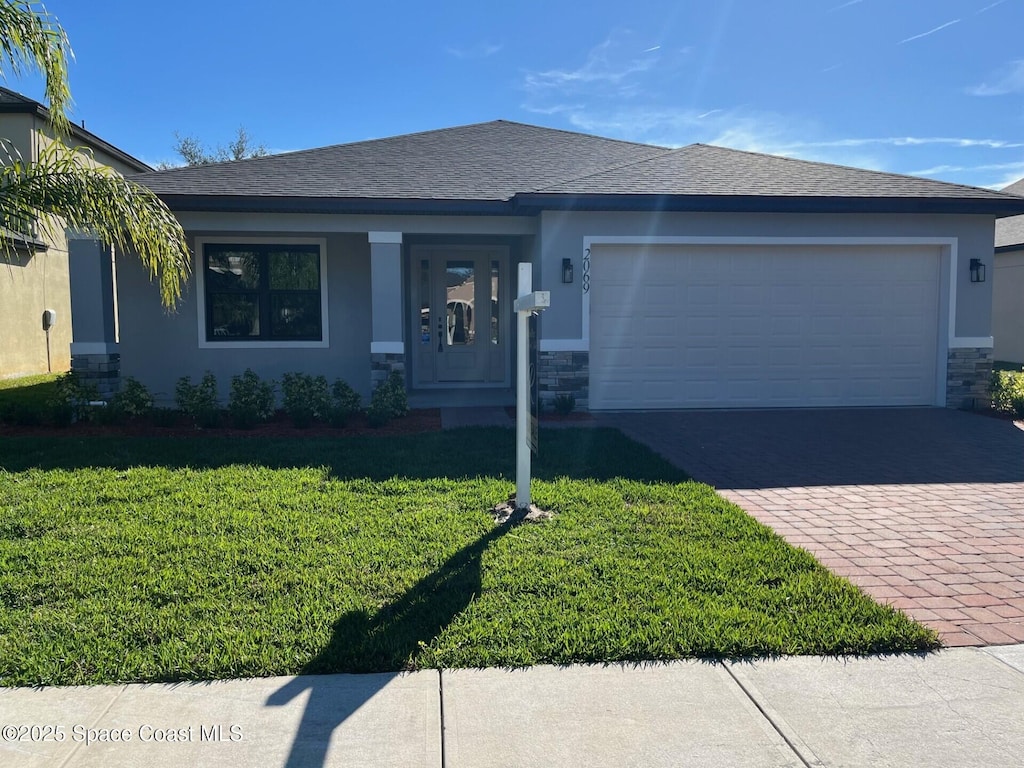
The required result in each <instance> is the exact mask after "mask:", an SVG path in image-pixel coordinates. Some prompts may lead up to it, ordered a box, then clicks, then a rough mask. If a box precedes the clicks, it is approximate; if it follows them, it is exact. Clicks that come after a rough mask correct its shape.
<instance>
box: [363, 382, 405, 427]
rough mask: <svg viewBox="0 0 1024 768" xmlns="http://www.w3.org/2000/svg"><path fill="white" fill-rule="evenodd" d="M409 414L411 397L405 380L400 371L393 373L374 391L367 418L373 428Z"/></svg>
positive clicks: (367, 410)
mask: <svg viewBox="0 0 1024 768" xmlns="http://www.w3.org/2000/svg"><path fill="white" fill-rule="evenodd" d="M408 412H409V397H408V395H407V394H406V392H405V378H404V377H403V376H402V374H400V373H399V372H398V371H392V372H391V373H390V374H388V377H387V379H385V380H384V381H382V382H381V383H380V385H379V386H378V387H377V388H376V389H375V390H374V391H373V397H371V398H370V407H369V408H367V409H366V417H367V419H368V420H369V422H370V426H371V427H382V426H384V425H385V424H387V423H388V422H389V421H391V420H392V419H396V418H399V417H401V416H405V415H406V414H407V413H408Z"/></svg>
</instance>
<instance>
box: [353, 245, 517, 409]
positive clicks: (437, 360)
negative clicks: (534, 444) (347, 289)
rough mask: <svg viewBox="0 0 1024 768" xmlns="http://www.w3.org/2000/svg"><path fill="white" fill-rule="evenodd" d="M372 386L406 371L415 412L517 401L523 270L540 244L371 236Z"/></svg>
mask: <svg viewBox="0 0 1024 768" xmlns="http://www.w3.org/2000/svg"><path fill="white" fill-rule="evenodd" d="M368 239H369V243H370V283H371V314H372V334H373V335H372V339H371V343H370V358H371V360H370V365H371V388H372V387H376V386H377V385H378V384H379V383H380V382H381V381H383V380H384V379H386V378H387V377H388V376H389V375H390V374H391V373H392V372H393V371H397V372H400V373H401V375H402V376H403V378H404V380H405V382H406V387H407V389H408V392H409V402H410V405H412V406H413V407H422V408H432V407H453V406H456V407H457V406H504V405H510V404H512V403H513V402H514V399H515V397H514V391H513V387H512V383H513V376H514V373H515V370H514V355H513V350H514V346H515V340H516V336H515V322H514V313H513V310H512V301H513V299H514V292H515V286H514V283H515V279H514V275H515V273H516V268H517V265H518V264H519V263H520V262H522V261H529V260H530V255H531V249H532V242H531V240H532V238H528V237H521V236H507V235H506V236H503V235H491V236H486V235H484V236H480V235H476V236H471V235H455V234H452V235H443V234H412V233H400V232H369V233H368Z"/></svg>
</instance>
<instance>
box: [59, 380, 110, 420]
mask: <svg viewBox="0 0 1024 768" xmlns="http://www.w3.org/2000/svg"><path fill="white" fill-rule="evenodd" d="M99 399H100V393H99V390H98V389H96V386H95V385H94V384H90V383H88V382H85V381H82V378H81V377H80V376H79V375H78V374H77V373H75V372H74V371H68V372H67V373H65V374H64V375H63V376H61V377H60V378H59V379H57V386H56V389H55V391H54V395H53V400H51V401H50V418H51V419H52V421H53V423H54V424H58V425H66V424H70V423H72V422H74V421H82V420H84V419H88V418H89V417H90V416H91V415H92V414H91V408H90V406H89V403H90V402H93V401H96V400H99Z"/></svg>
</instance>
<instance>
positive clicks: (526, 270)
mask: <svg viewBox="0 0 1024 768" xmlns="http://www.w3.org/2000/svg"><path fill="white" fill-rule="evenodd" d="M516 296H518V298H517V299H516V300H515V303H514V304H513V308H514V309H515V311H516V335H517V337H518V338H517V339H516V509H517V510H518V509H529V507H530V427H529V419H530V339H529V336H530V330H529V318H530V314H531V313H533V312H540V311H542V310H545V309H547V308H548V307H550V306H551V293H550V292H548V291H535V290H533V265H532V264H520V265H519V290H518V292H517V293H516Z"/></svg>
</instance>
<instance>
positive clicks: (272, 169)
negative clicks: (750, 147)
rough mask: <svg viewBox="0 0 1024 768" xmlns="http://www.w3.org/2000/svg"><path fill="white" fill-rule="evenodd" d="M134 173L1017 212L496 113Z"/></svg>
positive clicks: (525, 201)
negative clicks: (487, 118)
mask: <svg viewBox="0 0 1024 768" xmlns="http://www.w3.org/2000/svg"><path fill="white" fill-rule="evenodd" d="M133 178H134V179H135V180H136V181H139V182H141V183H143V184H145V185H146V186H148V187H150V188H151V189H152V190H154V191H155V192H156V193H157V194H159V195H160V196H161V197H163V198H164V199H165V200H167V201H168V202H169V203H170V204H171V206H172V207H173V208H176V209H179V210H190V209H192V210H202V209H204V208H206V207H212V208H215V207H218V206H221V207H224V208H225V209H227V210H276V209H281V210H311V209H313V210H334V209H338V208H335V207H332V204H336V205H337V206H339V207H340V206H342V205H344V206H347V207H346V208H345V209H346V210H353V209H356V208H358V205H357V204H359V205H362V208H361V209H362V210H378V209H380V210H383V209H384V207H385V206H388V205H398V204H399V203H401V204H403V205H405V208H404V210H413V206H415V205H419V206H430V205H435V206H436V205H439V204H445V203H451V204H455V205H456V206H458V204H463V205H464V206H468V205H470V204H485V203H486V204H488V205H490V206H491V207H492V209H493V210H499V209H500V210H502V211H508V212H511V211H512V210H513V209H516V208H517V207H518V210H521V211H525V210H527V209H531V208H532V209H534V210H535V209H536V207H537V206H545V205H549V204H552V205H560V204H566V200H565V199H566V198H573V199H580V198H590V202H589V203H588V205H589V206H590V207H593V208H602V206H604V205H612V202H611V201H612V198H616V197H617V198H619V200H618V203H617V205H619V206H620V207H621V206H622V205H624V203H623V201H626V203H630V204H631V203H632V202H633V201H639V202H638V203H637V205H638V206H639V207H643V206H644V205H649V203H645V202H643V198H644V196H655V197H661V198H666V197H671V198H672V199H673V203H672V205H673V207H675V208H685V207H686V206H693V209H694V210H698V209H700V207H699V205H700V204H698V203H697V202H694V201H696V200H698V199H700V200H703V201H704V203H703V205H705V206H706V205H707V200H709V199H710V200H713V201H717V202H714V204H715V205H718V204H720V203H722V201H725V202H724V204H725V205H731V204H732V203H730V202H729V201H731V200H735V199H747V200H748V203H747V204H746V205H747V208H746V209H747V210H753V209H755V206H761V205H766V203H765V201H769V200H775V201H779V200H783V201H785V200H792V199H794V198H799V199H800V200H803V201H806V200H808V199H809V200H811V201H814V200H817V201H819V202H818V203H816V205H818V206H819V207H821V202H820V201H828V205H830V206H832V209H843V210H845V208H843V207H842V206H844V205H846V203H845V202H844V201H849V200H851V199H859V200H869V201H873V202H872V205H874V206H875V208H874V209H877V210H890V207H888V206H889V203H888V202H887V201H896V203H902V205H903V208H900V210H920V206H919V203H920V202H921V201H932V202H933V209H934V210H939V209H938V208H934V205H936V204H939V203H941V204H942V205H944V206H945V207H943V208H941V210H945V211H952V212H961V211H963V212H968V209H967V208H965V206H968V205H971V204H973V205H974V207H972V208H970V209H969V211H970V212H982V211H981V210H980V209H979V205H980V206H981V208H984V212H987V213H997V212H998V213H1001V214H1003V215H1005V214H1007V213H1017V212H1020V211H1024V206H1020V205H1017V203H1016V200H1015V199H1014V198H1012V197H1009V196H1007V195H1003V194H1001V193H999V192H993V191H991V190H986V189H979V188H976V187H967V186H962V185H957V184H947V183H945V182H940V181H932V180H929V179H921V178H916V177H913V176H899V175H896V174H890V173H880V172H876V171H866V170H863V169H859V168H847V167H843V166H836V165H827V164H824V163H814V162H808V161H804V160H793V159H788V158H782V157H774V156H771V155H761V154H755V153H752V152H742V151H739V150H733V149H724V148H721V147H713V146H708V145H703V144H693V145H690V146H688V147H683V148H681V149H674V150H673V149H669V148H666V147H658V146H652V145H647V144H635V143H630V142H625V141H618V140H614V139H606V138H601V137H598V136H589V135H585V134H580V133H572V132H569V131H561V130H555V129H551V128H541V127H537V126H532V125H524V124H522V123H513V122H508V121H505V120H496V121H493V122H489V123H478V124H475V125H467V126H462V127H457V128H447V129H441V130H436V131H427V132H424V133H414V134H408V135H405V136H396V137H393V138H387V139H377V140H373V141H362V142H357V143H353V144H339V145H336V146H332V147H324V148H322V149H310V150H304V151H301V152H291V153H287V154H281V155H273V156H270V157H263V158H254V159H250V160H239V161H235V162H229V163H220V164H214V165H206V166H198V167H190V168H176V169H172V170H166V171H158V172H153V173H147V174H140V175H138V176H135V177H133ZM556 198H557V202H555V201H556ZM595 199H598V202H594V200H595ZM751 199H753V200H754V201H755V203H754V204H751V203H749V200H751ZM602 201H603V202H602ZM757 201H762V202H757ZM936 201H937V203H936ZM786 205H789V203H786ZM913 206H918V207H913ZM1007 206H1009V208H1008V209H1007V210H1003V209H1004V208H1006V207H1007ZM765 209H766V210H767V208H765ZM891 209H892V210H896V209H897V208H891ZM423 210H426V207H424V208H423Z"/></svg>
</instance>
